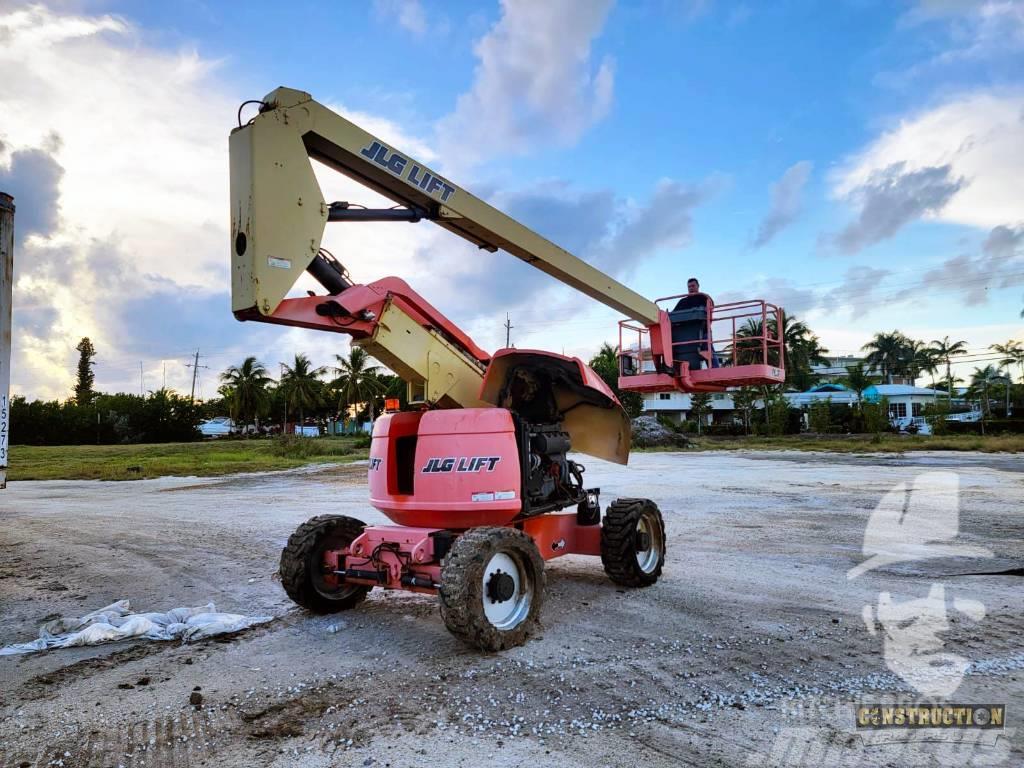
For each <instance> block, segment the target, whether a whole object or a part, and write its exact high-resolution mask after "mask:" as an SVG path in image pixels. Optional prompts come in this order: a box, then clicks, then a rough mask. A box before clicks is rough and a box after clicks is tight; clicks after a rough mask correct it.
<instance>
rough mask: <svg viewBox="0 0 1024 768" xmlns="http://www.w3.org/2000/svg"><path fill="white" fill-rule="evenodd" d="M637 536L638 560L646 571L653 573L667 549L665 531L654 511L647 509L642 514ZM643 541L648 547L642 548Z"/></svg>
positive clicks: (637, 525) (642, 569) (638, 523)
mask: <svg viewBox="0 0 1024 768" xmlns="http://www.w3.org/2000/svg"><path fill="white" fill-rule="evenodd" d="M636 537H637V547H636V562H637V564H638V565H639V566H640V570H641V571H643V572H644V573H653V572H654V571H655V570H656V569H657V567H658V563H659V562H661V556H662V553H663V552H664V551H665V532H664V530H662V527H661V525H660V524H659V522H658V516H657V515H656V514H655V513H654V512H651V511H649V510H647V511H644V512H643V513H642V514H641V515H640V519H639V520H638V521H637V523H636ZM641 541H643V542H644V543H645V544H646V547H643V548H641V543H640V542H641Z"/></svg>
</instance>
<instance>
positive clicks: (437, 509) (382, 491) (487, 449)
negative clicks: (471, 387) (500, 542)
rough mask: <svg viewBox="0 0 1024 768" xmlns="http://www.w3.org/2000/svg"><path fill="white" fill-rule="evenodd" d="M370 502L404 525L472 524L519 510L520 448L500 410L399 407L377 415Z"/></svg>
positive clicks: (504, 518) (499, 521)
mask: <svg viewBox="0 0 1024 768" xmlns="http://www.w3.org/2000/svg"><path fill="white" fill-rule="evenodd" d="M369 486H370V503H371V504H373V506H375V507H376V508H377V509H379V510H380V511H381V512H383V513H384V514H385V515H387V516H388V517H389V518H390V519H391V520H393V521H394V522H396V523H398V524H399V525H411V526H424V527H436V528H472V527H475V526H479V525H504V524H505V523H508V522H509V521H511V520H512V519H513V518H514V517H515V516H516V515H518V514H519V511H520V509H521V508H522V501H521V499H520V495H519V494H520V469H519V451H518V448H517V446H516V436H515V428H514V426H513V423H512V414H511V413H509V412H508V411H507V410H505V409H503V408H457V409H451V410H439V411H427V412H425V413H398V414H391V415H387V416H383V417H382V418H380V419H378V420H377V423H376V425H375V426H374V430H373V441H372V443H371V446H370V468H369Z"/></svg>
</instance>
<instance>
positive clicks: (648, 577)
mask: <svg viewBox="0 0 1024 768" xmlns="http://www.w3.org/2000/svg"><path fill="white" fill-rule="evenodd" d="M652 507H653V509H654V512H655V513H656V515H657V518H658V522H659V523H660V524H661V530H662V531H664V530H665V521H664V519H663V518H662V516H661V510H659V509H658V506H657V505H656V504H655V503H654V502H653V501H651V500H650V499H628V498H626V499H616V500H615V501H613V502H612V503H611V504H609V505H608V509H607V510H605V516H604V520H603V521H602V523H601V564H602V565H604V571H605V573H606V574H608V578H610V579H611V580H612V581H613V582H615V583H616V584H619V585H620V586H623V587H649V586H651V585H652V584H654V583H655V582H656V581H657V580H658V578H659V577H660V576H661V570H662V566H663V565H664V561H665V557H664V555H665V552H666V550H667V549H668V543H667V542H666V541H665V538H666V537H664V536H663V537H662V541H663V548H662V558H661V560H660V561H659V562H658V566H657V568H655V569H654V571H652V572H651V573H644V571H643V570H642V569H641V568H640V563H638V562H637V559H636V548H635V541H636V539H635V536H636V526H637V522H638V521H639V520H640V517H641V515H642V514H643V512H644V511H645V510H647V509H649V508H652Z"/></svg>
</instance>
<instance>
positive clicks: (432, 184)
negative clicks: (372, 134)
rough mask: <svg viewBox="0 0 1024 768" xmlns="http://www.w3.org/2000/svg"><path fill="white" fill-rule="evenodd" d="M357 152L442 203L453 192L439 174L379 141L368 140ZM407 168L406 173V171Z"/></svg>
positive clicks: (453, 188)
mask: <svg viewBox="0 0 1024 768" xmlns="http://www.w3.org/2000/svg"><path fill="white" fill-rule="evenodd" d="M359 154H361V155H362V156H363V157H368V158H369V159H370V160H373V162H375V163H376V164H377V165H379V166H381V167H382V168H385V169H386V170H388V171H390V172H391V173H393V174H394V175H395V176H397V177H398V178H400V179H405V180H406V181H407V182H409V183H410V184H412V185H413V186H414V187H419V188H420V189H422V190H423V191H424V192H426V193H427V194H428V195H433V196H434V197H436V198H438V199H439V200H440V201H441V202H442V203H447V202H448V200H449V199H450V198H451V196H452V195H454V194H455V187H453V186H452V185H451V184H449V183H448V182H447V181H445V180H444V179H442V178H441V177H440V176H436V175H434V174H433V173H431V172H430V171H428V170H427V169H426V168H422V167H420V166H419V165H417V164H416V163H410V162H409V158H407V157H404V156H402V155H400V154H398V153H397V152H395V150H393V149H391V148H389V147H386V146H384V145H383V144H381V143H380V142H379V141H372V142H370V144H369V146H366V147H363V148H362V149H361V150H359ZM407 168H408V171H409V172H408V173H406V169H407Z"/></svg>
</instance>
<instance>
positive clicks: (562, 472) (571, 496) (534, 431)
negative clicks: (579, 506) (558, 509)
mask: <svg viewBox="0 0 1024 768" xmlns="http://www.w3.org/2000/svg"><path fill="white" fill-rule="evenodd" d="M524 433H525V434H524V439H523V444H524V445H523V448H524V450H523V453H524V463H523V470H524V471H523V474H524V483H523V485H524V488H523V495H524V497H525V501H526V502H527V503H528V505H529V508H530V510H531V511H535V512H536V511H540V509H538V508H540V507H544V508H547V507H550V506H552V505H558V506H561V505H563V504H571V503H576V502H578V501H579V500H580V499H581V498H582V497H583V496H584V495H585V494H584V491H583V467H582V466H580V465H579V464H577V463H576V462H574V461H572V460H570V459H568V458H566V454H567V453H568V452H569V451H570V450H571V448H572V444H571V442H570V441H569V433H568V432H565V431H564V430H563V429H562V425H561V424H524Z"/></svg>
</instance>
